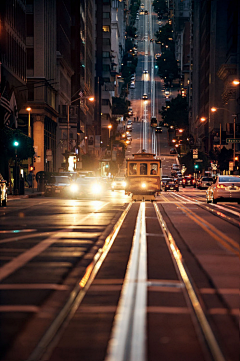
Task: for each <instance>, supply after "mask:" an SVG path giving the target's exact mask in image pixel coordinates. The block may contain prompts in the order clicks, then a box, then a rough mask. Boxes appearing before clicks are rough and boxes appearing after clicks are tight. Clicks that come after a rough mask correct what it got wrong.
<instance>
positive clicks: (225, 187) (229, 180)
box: [206, 175, 240, 204]
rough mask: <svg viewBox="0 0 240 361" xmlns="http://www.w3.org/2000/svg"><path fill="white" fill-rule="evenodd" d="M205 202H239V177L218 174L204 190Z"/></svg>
mask: <svg viewBox="0 0 240 361" xmlns="http://www.w3.org/2000/svg"><path fill="white" fill-rule="evenodd" d="M206 200H207V203H211V202H212V203H217V202H219V201H220V202H221V201H232V202H238V204H240V177H239V176H231V175H220V176H217V178H216V179H215V180H214V181H213V183H212V185H211V186H210V187H209V188H208V189H207V191H206Z"/></svg>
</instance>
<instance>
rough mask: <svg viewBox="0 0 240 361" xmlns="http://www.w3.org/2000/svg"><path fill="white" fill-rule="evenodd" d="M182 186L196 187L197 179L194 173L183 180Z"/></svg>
mask: <svg viewBox="0 0 240 361" xmlns="http://www.w3.org/2000/svg"><path fill="white" fill-rule="evenodd" d="M182 186H183V188H185V187H186V186H192V187H194V188H196V179H195V178H194V177H193V176H192V175H187V176H185V177H184V178H183V180H182Z"/></svg>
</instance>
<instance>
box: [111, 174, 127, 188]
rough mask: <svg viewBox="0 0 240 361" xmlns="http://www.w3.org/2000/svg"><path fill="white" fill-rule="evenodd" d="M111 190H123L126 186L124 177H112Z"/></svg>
mask: <svg viewBox="0 0 240 361" xmlns="http://www.w3.org/2000/svg"><path fill="white" fill-rule="evenodd" d="M111 188H112V191H115V190H125V188H126V180H125V178H124V177H116V178H114V179H113V181H112V184H111Z"/></svg>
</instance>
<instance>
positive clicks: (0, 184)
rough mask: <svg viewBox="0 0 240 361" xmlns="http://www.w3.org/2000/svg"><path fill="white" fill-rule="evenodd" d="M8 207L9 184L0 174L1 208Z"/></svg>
mask: <svg viewBox="0 0 240 361" xmlns="http://www.w3.org/2000/svg"><path fill="white" fill-rule="evenodd" d="M6 205H7V182H6V181H5V180H4V179H3V176H2V175H1V174H0V207H1V206H3V207H6Z"/></svg>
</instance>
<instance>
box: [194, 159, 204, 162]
mask: <svg viewBox="0 0 240 361" xmlns="http://www.w3.org/2000/svg"><path fill="white" fill-rule="evenodd" d="M195 162H203V160H202V159H196V160H195Z"/></svg>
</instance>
